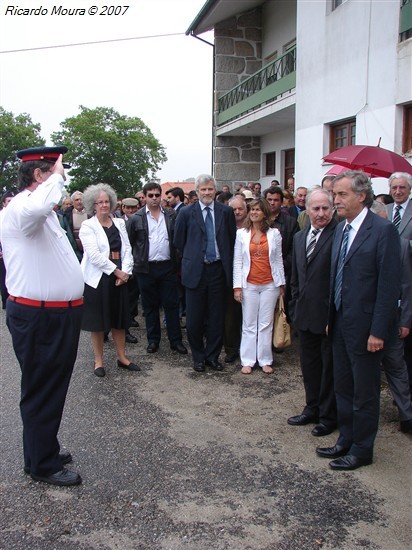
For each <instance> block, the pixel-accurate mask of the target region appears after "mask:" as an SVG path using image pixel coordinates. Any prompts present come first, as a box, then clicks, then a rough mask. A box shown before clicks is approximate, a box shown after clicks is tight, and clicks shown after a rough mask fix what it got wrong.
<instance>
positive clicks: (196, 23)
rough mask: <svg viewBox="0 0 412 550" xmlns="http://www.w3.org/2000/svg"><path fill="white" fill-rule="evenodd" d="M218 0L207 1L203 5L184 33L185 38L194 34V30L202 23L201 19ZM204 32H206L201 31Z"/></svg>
mask: <svg viewBox="0 0 412 550" xmlns="http://www.w3.org/2000/svg"><path fill="white" fill-rule="evenodd" d="M218 2H219V0H207V1H206V4H204V5H203V7H202V9H201V10H200V12H199V13H198V14H197V15H196V17H195V18H194V19H193V21H192V23H191V24H190V26H189V28H188V29H187V31H186V32H185V34H186V36H187V35H189V34H192V35H194V34H196V28H197V27H198V26H199V25H200V23H201V22H202V19H203V18H204V17H206V15H208V14H209V12H210V10H211V9H212V8H213V6H214V5H215V4H217V3H218ZM203 32H206V31H202V33H203Z"/></svg>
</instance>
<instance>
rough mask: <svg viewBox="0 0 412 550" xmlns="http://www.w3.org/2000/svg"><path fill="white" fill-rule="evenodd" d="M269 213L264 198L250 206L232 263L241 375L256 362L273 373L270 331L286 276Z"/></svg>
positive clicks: (280, 244) (249, 370)
mask: <svg viewBox="0 0 412 550" xmlns="http://www.w3.org/2000/svg"><path fill="white" fill-rule="evenodd" d="M270 217H271V210H270V207H269V204H268V202H267V201H266V200H265V199H260V198H259V199H256V200H254V201H252V202H251V203H250V210H249V213H248V215H247V217H246V220H245V224H244V227H243V228H242V229H238V231H237V234H236V243H235V253H234V260H233V290H234V298H235V300H236V301H238V302H240V303H241V304H242V315H243V322H242V339H241V344H240V360H241V365H242V373H243V374H250V373H251V372H252V368H253V367H254V365H255V363H256V361H257V362H258V364H259V366H260V367H261V368H262V371H263V372H264V373H266V374H270V373H272V372H273V368H272V363H273V354H272V329H273V317H274V312H275V306H276V302H277V299H278V297H279V294H283V291H284V285H285V274H284V271H283V260H282V237H281V235H280V233H279V231H278V229H275V228H271V227H270Z"/></svg>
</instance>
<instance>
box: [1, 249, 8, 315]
mask: <svg viewBox="0 0 412 550" xmlns="http://www.w3.org/2000/svg"><path fill="white" fill-rule="evenodd" d="M0 291H1V302H2V307H3V309H6V301H7V298H8V297H9V293H8V292H7V287H6V266H5V265H4V260H3V258H0Z"/></svg>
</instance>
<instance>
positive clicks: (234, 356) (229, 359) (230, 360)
mask: <svg viewBox="0 0 412 550" xmlns="http://www.w3.org/2000/svg"><path fill="white" fill-rule="evenodd" d="M238 357H239V354H238V353H228V354H227V355H226V357H225V363H234V362H235V361H236V359H238Z"/></svg>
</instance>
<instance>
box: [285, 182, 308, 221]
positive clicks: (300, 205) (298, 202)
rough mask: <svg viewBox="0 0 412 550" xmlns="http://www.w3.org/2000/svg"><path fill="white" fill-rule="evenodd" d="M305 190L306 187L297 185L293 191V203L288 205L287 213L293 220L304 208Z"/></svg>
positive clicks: (306, 190)
mask: <svg viewBox="0 0 412 550" xmlns="http://www.w3.org/2000/svg"><path fill="white" fill-rule="evenodd" d="M307 192H308V189H307V187H298V188H297V189H296V191H295V194H294V198H295V204H294V206H290V207H289V214H290V215H291V216H292V218H295V220H297V219H298V216H299V214H300V213H301V212H303V211H304V210H305V201H306V195H307Z"/></svg>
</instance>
